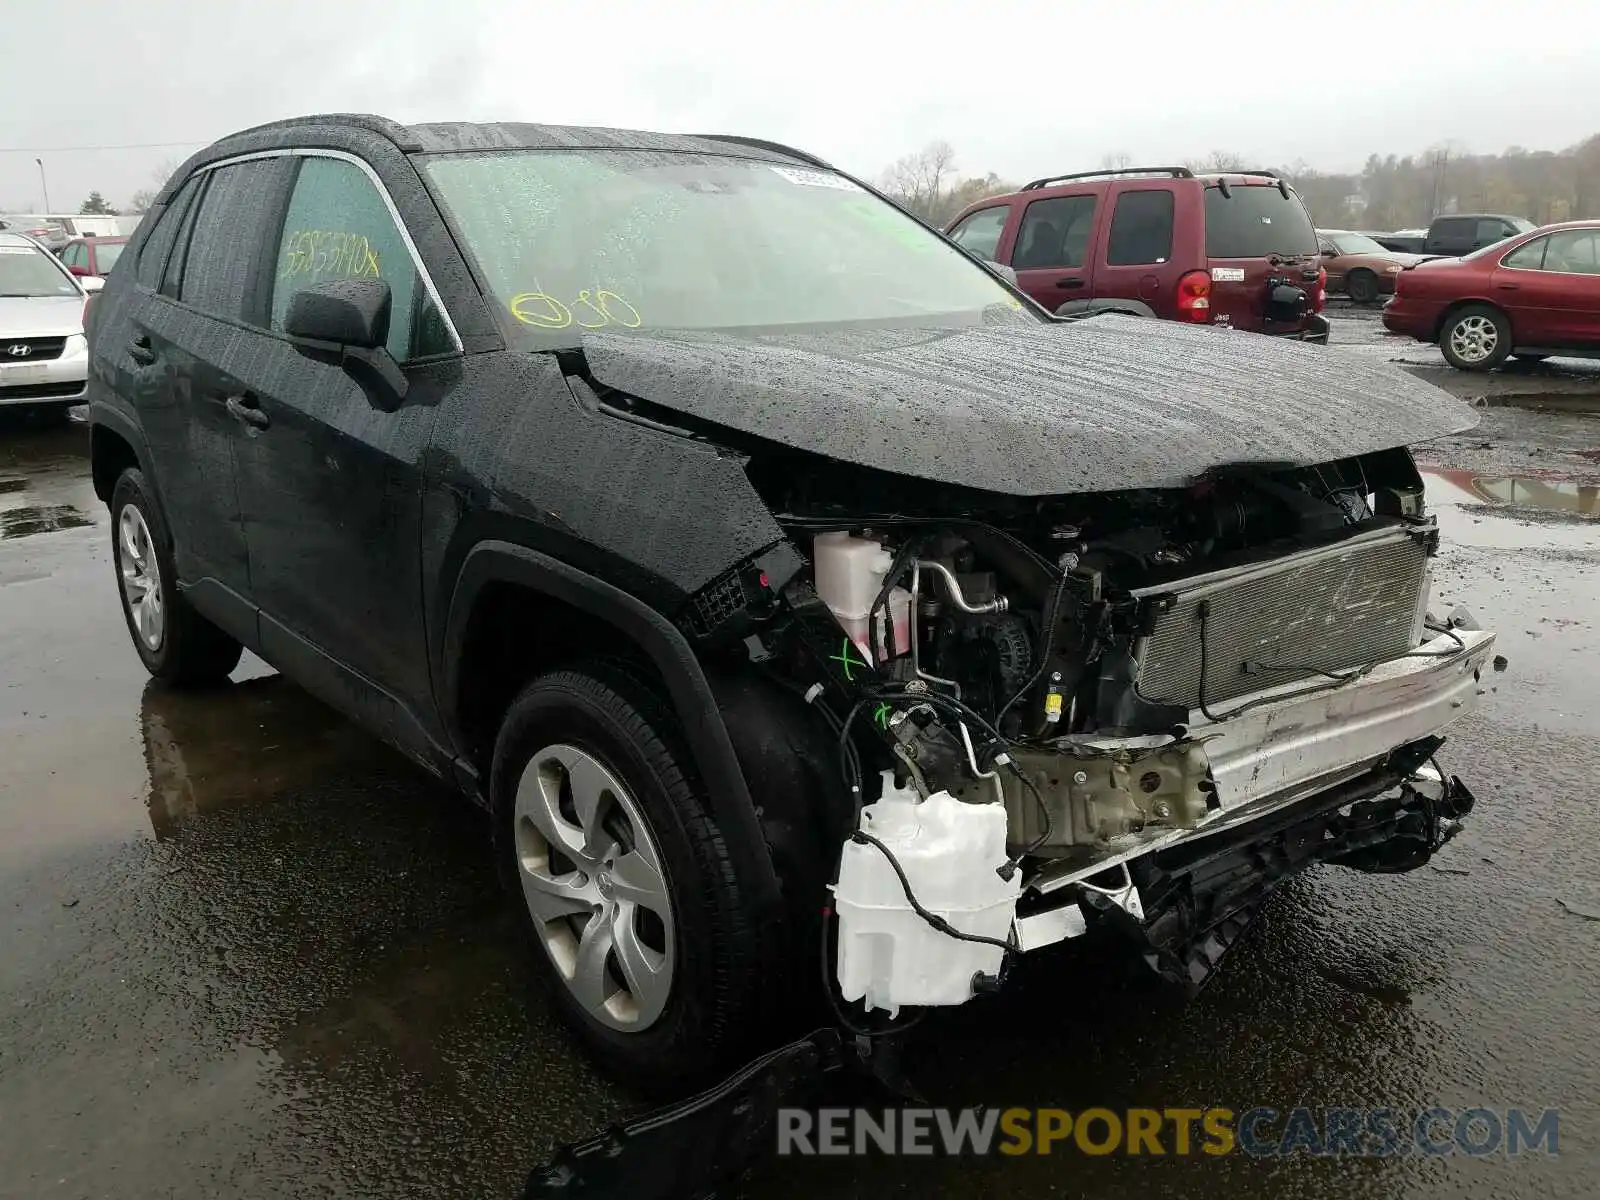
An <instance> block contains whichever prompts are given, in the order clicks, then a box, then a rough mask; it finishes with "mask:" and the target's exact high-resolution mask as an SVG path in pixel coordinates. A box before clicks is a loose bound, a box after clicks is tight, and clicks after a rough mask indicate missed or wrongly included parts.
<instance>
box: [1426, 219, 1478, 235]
mask: <svg viewBox="0 0 1600 1200" xmlns="http://www.w3.org/2000/svg"><path fill="white" fill-rule="evenodd" d="M1433 236H1434V237H1436V238H1438V239H1440V240H1441V241H1443V240H1445V239H1448V238H1465V237H1471V236H1472V222H1471V221H1469V220H1467V219H1466V218H1465V217H1440V218H1439V219H1438V220H1437V221H1435V222H1434V223H1433Z"/></svg>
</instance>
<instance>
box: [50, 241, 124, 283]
mask: <svg viewBox="0 0 1600 1200" xmlns="http://www.w3.org/2000/svg"><path fill="white" fill-rule="evenodd" d="M127 244H128V239H127V238H125V237H88V238H74V239H73V240H72V241H70V242H68V243H67V244H66V245H65V246H63V247H61V249H60V251H58V254H59V257H60V259H61V262H62V264H63V265H64V266H65V267H66V268H67V270H68V271H70V272H72V274H74V275H78V276H90V275H97V276H100V277H102V278H104V277H105V276H107V275H109V274H111V268H112V267H113V266H115V265H116V261H117V259H119V258H121V257H122V250H123V247H124V246H126V245H127Z"/></svg>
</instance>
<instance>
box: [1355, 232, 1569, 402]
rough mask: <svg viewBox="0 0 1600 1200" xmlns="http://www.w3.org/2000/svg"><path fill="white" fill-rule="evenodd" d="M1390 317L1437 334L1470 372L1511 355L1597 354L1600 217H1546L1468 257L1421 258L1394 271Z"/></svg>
mask: <svg viewBox="0 0 1600 1200" xmlns="http://www.w3.org/2000/svg"><path fill="white" fill-rule="evenodd" d="M1383 323H1384V325H1385V326H1387V327H1388V328H1389V330H1390V331H1392V332H1394V333H1403V334H1409V335H1410V336H1411V337H1414V338H1417V339H1419V340H1421V341H1424V342H1438V343H1439V349H1440V350H1441V351H1442V352H1443V353H1444V357H1445V361H1446V362H1448V363H1449V364H1450V365H1451V366H1452V367H1457V368H1459V369H1461V370H1463V371H1487V370H1489V369H1490V368H1491V367H1496V366H1498V365H1499V364H1500V363H1502V362H1504V361H1505V359H1506V357H1507V356H1508V355H1515V356H1516V357H1517V358H1519V359H1522V360H1523V361H1529V360H1532V361H1534V362H1537V361H1538V360H1539V359H1542V358H1549V357H1550V356H1551V355H1553V354H1560V355H1565V356H1567V357H1573V358H1600V221H1569V222H1568V223H1566V224H1564V225H1546V226H1545V227H1544V228H1542V229H1535V230H1533V231H1532V232H1530V233H1523V234H1519V235H1518V236H1516V237H1514V238H1510V239H1508V240H1506V241H1503V242H1496V243H1495V244H1494V245H1492V246H1485V247H1484V248H1483V249H1481V250H1477V251H1474V252H1473V253H1471V254H1468V255H1467V256H1466V257H1464V258H1436V259H1429V260H1428V261H1426V262H1421V263H1418V264H1417V265H1416V266H1414V267H1410V268H1408V269H1406V270H1404V271H1401V272H1400V274H1398V275H1397V276H1395V282H1394V299H1393V300H1391V301H1389V305H1388V307H1387V308H1385V309H1384V310H1383Z"/></svg>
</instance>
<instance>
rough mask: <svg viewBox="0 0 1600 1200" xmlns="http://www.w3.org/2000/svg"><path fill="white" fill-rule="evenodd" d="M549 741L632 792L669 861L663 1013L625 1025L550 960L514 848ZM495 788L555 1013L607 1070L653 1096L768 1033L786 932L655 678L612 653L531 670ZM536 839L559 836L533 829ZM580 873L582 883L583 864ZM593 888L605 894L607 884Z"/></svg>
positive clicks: (515, 883) (508, 876)
mask: <svg viewBox="0 0 1600 1200" xmlns="http://www.w3.org/2000/svg"><path fill="white" fill-rule="evenodd" d="M557 746H560V747H570V748H576V749H577V750H579V751H581V752H582V753H584V754H586V755H588V756H590V757H591V758H593V759H594V760H597V761H598V762H599V763H600V764H601V766H602V767H603V768H604V769H605V770H606V771H608V772H609V773H610V775H611V776H612V777H613V778H614V779H615V780H616V781H617V782H619V783H620V784H621V786H622V788H623V789H624V790H625V791H626V792H628V793H629V797H628V799H629V800H630V801H631V802H632V804H633V806H634V808H635V809H636V810H637V811H639V812H642V815H643V818H644V821H645V823H646V825H647V826H648V834H649V840H650V842H651V843H653V849H654V850H655V852H656V855H657V857H658V859H659V861H660V864H661V866H662V868H663V872H662V873H663V874H664V876H665V879H666V890H667V892H668V894H669V896H670V901H671V910H672V912H671V920H672V922H673V925H672V930H671V936H672V942H671V943H670V944H671V945H672V946H673V950H672V951H671V954H672V956H673V957H672V959H671V961H672V963H673V966H672V970H671V977H670V986H669V988H668V989H666V993H665V994H666V999H665V1003H664V1007H662V1008H660V1010H659V1015H658V1016H655V1017H653V1018H652V1019H651V1022H650V1023H649V1024H648V1025H643V1026H641V1027H640V1028H637V1029H633V1030H629V1031H624V1030H619V1029H618V1028H615V1027H613V1026H612V1025H610V1024H607V1023H606V1022H605V1021H604V1020H602V1019H599V1018H597V1016H596V1015H595V1014H594V1013H593V1012H591V1011H590V1009H589V1008H588V1007H586V1005H585V1004H584V1003H582V1002H581V1001H580V1000H579V998H578V996H577V995H576V994H575V985H572V984H569V983H568V982H567V978H566V976H565V975H564V974H563V972H562V970H561V969H558V967H557V966H556V963H555V960H554V958H553V957H552V954H553V953H554V951H551V950H547V949H546V936H550V935H551V933H552V930H554V929H556V928H557V927H558V923H557V922H549V923H547V922H543V921H540V920H536V919H535V917H534V915H533V913H532V911H531V908H530V905H529V903H528V901H527V900H526V899H525V898H524V895H523V887H522V872H523V868H522V862H523V858H522V855H523V853H524V852H526V848H527V847H528V845H529V844H530V843H529V842H528V841H526V840H522V841H519V838H526V836H527V834H526V829H525V828H524V829H523V830H522V831H519V819H518V816H517V790H518V786H519V784H520V783H521V782H522V780H523V775H524V772H525V771H527V770H528V768H529V765H530V764H531V763H532V762H533V761H534V759H535V756H536V755H541V754H542V753H543V752H544V750H545V749H546V748H549V747H557ZM489 791H490V803H491V807H492V811H493V813H494V835H495V856H496V859H497V862H498V865H499V869H500V873H501V878H502V881H503V882H504V883H505V885H506V887H507V889H508V891H509V892H510V895H511V900H512V903H513V906H514V907H515V909H516V910H517V912H518V913H519V923H520V924H521V926H522V928H523V930H524V931H525V933H526V934H527V935H528V940H529V942H530V943H531V947H530V948H531V951H532V954H533V957H534V961H535V963H536V965H537V968H538V970H539V973H540V975H541V976H542V977H543V979H544V980H545V982H546V983H547V984H548V987H549V990H550V992H551V993H552V995H553V996H554V997H555V1000H556V1003H557V1006H558V1008H559V1009H560V1011H561V1013H562V1014H563V1016H564V1017H565V1018H566V1020H567V1022H568V1024H569V1025H570V1026H571V1028H572V1029H573V1030H574V1032H575V1033H576V1034H577V1036H578V1038H579V1040H580V1041H581V1043H582V1044H583V1046H584V1048H585V1049H586V1050H587V1051H588V1052H589V1054H590V1055H591V1056H592V1057H593V1058H594V1059H595V1060H596V1062H597V1063H598V1064H599V1066H600V1067H601V1068H602V1069H603V1070H605V1071H606V1072H608V1073H609V1074H611V1075H613V1076H614V1077H616V1078H618V1079H622V1080H625V1081H627V1083H628V1084H629V1085H630V1086H632V1087H636V1088H638V1089H640V1090H641V1091H644V1092H647V1093H650V1094H656V1095H660V1094H682V1093H683V1092H685V1091H688V1090H692V1089H694V1088H696V1087H698V1086H701V1085H703V1084H705V1083H707V1082H709V1081H711V1080H713V1079H716V1078H719V1077H720V1076H722V1075H724V1074H726V1073H727V1072H728V1070H729V1069H730V1068H732V1067H735V1066H738V1065H741V1064H742V1063H743V1062H744V1061H745V1059H746V1058H747V1057H748V1056H749V1054H750V1052H751V1050H752V1048H753V1047H755V1046H756V1045H759V1044H760V1042H761V1041H762V1039H764V1038H766V1039H770V1038H771V1037H772V1036H773V1034H774V1032H776V1031H775V1030H774V1029H773V1028H772V1027H771V1022H770V1021H768V1020H767V1019H766V1018H767V1016H768V1015H769V1014H770V1013H772V1012H774V1011H775V1009H776V1007H777V1005H778V998H777V997H775V996H774V995H773V994H772V992H773V987H774V985H775V982H776V981H777V980H779V979H780V978H781V977H782V974H783V972H782V971H781V970H780V967H781V966H782V964H781V962H779V961H777V959H778V958H779V956H780V955H781V953H782V951H781V949H780V948H781V947H783V946H784V945H786V944H787V943H788V942H789V939H788V938H787V937H785V936H783V932H784V931H781V930H775V929H760V928H758V927H757V921H756V916H757V914H756V913H755V911H754V906H753V905H751V904H750V903H749V902H748V901H747V899H746V895H745V891H744V889H743V887H742V885H741V881H740V879H739V878H738V876H737V875H736V874H735V871H734V868H733V864H732V862H731V861H730V859H729V855H728V851H727V848H726V846H725V844H724V842H723V839H722V835H721V834H720V832H719V831H718V829H717V827H716V824H715V823H714V821H713V819H712V817H711V812H710V806H709V803H708V801H707V798H706V794H705V788H704V786H703V784H702V783H701V782H700V780H699V778H698V777H697V776H696V774H695V771H694V766H693V760H692V758H691V757H690V755H689V753H688V751H687V749H686V747H685V745H684V743H683V738H682V734H681V732H680V730H679V726H678V722H677V720H676V718H675V717H674V715H673V713H672V711H671V709H670V707H669V706H668V705H667V704H666V703H665V702H664V701H662V700H661V699H660V697H659V696H657V695H656V693H655V692H654V690H653V689H652V688H651V686H650V685H648V684H646V683H645V682H643V680H642V679H641V678H640V677H639V676H637V675H635V674H634V672H633V671H632V670H630V669H628V668H625V667H623V666H620V665H617V664H611V663H602V664H592V665H588V666H585V667H582V668H578V669H565V670H559V671H555V672H552V673H550V674H547V675H544V676H541V677H540V678H538V679H536V680H534V681H533V682H532V683H531V684H529V685H528V686H527V688H525V689H524V690H523V692H522V694H521V695H519V696H518V697H517V699H516V700H515V701H514V702H513V703H512V705H511V707H510V710H509V711H508V712H507V714H506V717H505V720H504V722H503V723H502V725H501V728H500V733H499V736H498V738H497V739H496V742H495V750H494V764H493V767H492V769H491V773H490V782H489ZM533 844H534V845H535V846H537V845H540V844H542V845H544V846H546V847H554V846H555V843H552V842H549V841H544V842H542V843H540V842H538V840H537V839H536V840H535V842H534V843H533ZM557 849H558V850H559V848H558V847H557ZM534 854H535V857H537V851H534ZM546 862H547V863H550V865H548V866H547V868H546V869H547V870H549V871H550V872H551V873H552V874H558V875H559V874H561V873H562V872H563V871H565V870H566V869H567V867H569V866H574V864H571V863H568V864H565V865H564V866H563V867H561V868H559V869H558V868H557V867H556V866H555V865H553V862H551V860H546ZM579 878H581V879H582V880H583V881H584V882H585V883H587V881H588V876H587V875H584V874H582V872H581V871H579ZM613 886H615V885H614V884H613ZM601 894H602V895H604V896H608V897H609V896H610V895H611V893H610V892H609V891H605V890H603V889H602V892H601ZM594 919H597V918H596V917H589V918H588V920H594ZM579 920H581V918H577V917H575V918H573V921H574V922H577V921H579ZM586 927H587V926H586V925H574V927H573V928H572V929H571V931H570V935H571V936H573V937H575V938H576V937H578V936H580V935H579V933H578V930H580V929H582V928H586ZM554 936H557V937H564V936H567V935H564V934H555V935H554ZM580 944H581V943H580ZM615 953H616V952H615V950H614V949H613V950H610V951H607V957H606V959H605V962H606V964H607V965H606V968H605V969H606V970H607V971H609V972H611V974H610V975H608V976H607V978H608V979H611V980H612V981H620V980H621V978H622V974H621V963H620V960H618V959H617V958H616V957H615ZM573 972H574V974H576V967H574V968H573Z"/></svg>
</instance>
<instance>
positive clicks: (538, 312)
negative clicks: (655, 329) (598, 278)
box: [506, 288, 644, 329]
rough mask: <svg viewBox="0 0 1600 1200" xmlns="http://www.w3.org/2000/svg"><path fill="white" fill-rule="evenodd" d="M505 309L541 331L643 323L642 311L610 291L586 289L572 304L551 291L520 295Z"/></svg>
mask: <svg viewBox="0 0 1600 1200" xmlns="http://www.w3.org/2000/svg"><path fill="white" fill-rule="evenodd" d="M506 307H508V308H509V309H510V310H511V315H512V316H513V317H515V318H516V319H517V320H518V321H521V322H522V323H523V324H524V325H533V326H536V327H537V328H539V329H565V328H567V326H569V325H577V326H578V327H579V328H580V329H604V328H605V327H606V326H607V325H621V326H622V327H623V328H625V329H637V328H639V326H640V325H643V324H644V318H643V317H642V316H640V315H639V310H638V309H636V308H634V306H633V305H631V304H629V303H628V301H627V300H625V299H623V297H621V296H619V295H618V294H617V293H616V292H613V291H611V290H610V289H609V288H596V289H594V290H592V291H591V290H590V289H588V288H584V289H583V290H582V291H581V292H579V293H578V294H577V296H575V297H574V298H573V299H572V301H571V302H570V303H563V302H562V301H560V300H557V299H556V298H555V297H554V296H552V295H550V294H549V293H548V292H519V293H518V294H517V295H515V296H513V297H511V300H510V301H509V302H508V303H507V305H506Z"/></svg>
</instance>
